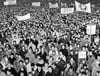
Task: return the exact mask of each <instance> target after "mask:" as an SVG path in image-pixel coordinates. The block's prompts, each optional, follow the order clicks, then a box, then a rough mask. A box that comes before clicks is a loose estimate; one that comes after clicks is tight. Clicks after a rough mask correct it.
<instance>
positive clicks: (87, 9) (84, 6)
mask: <svg viewBox="0 0 100 76" xmlns="http://www.w3.org/2000/svg"><path fill="white" fill-rule="evenodd" d="M75 7H76V11H81V12H88V13H91V3H87V4H81V3H79V2H77V1H75Z"/></svg>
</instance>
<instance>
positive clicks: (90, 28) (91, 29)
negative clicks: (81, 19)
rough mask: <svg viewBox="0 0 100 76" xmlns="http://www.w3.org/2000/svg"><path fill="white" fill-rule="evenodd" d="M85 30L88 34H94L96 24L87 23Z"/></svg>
mask: <svg viewBox="0 0 100 76" xmlns="http://www.w3.org/2000/svg"><path fill="white" fill-rule="evenodd" d="M86 30H87V34H88V35H93V34H96V25H95V24H89V25H87V28H86Z"/></svg>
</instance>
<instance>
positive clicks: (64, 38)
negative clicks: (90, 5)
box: [0, 7, 100, 76]
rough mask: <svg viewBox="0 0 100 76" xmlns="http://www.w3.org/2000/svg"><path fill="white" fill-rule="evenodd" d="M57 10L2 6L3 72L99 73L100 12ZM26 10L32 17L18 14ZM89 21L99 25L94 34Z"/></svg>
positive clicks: (11, 75) (15, 75)
mask: <svg viewBox="0 0 100 76" xmlns="http://www.w3.org/2000/svg"><path fill="white" fill-rule="evenodd" d="M58 11H59V10H57V9H47V8H33V7H11V8H7V7H4V8H2V9H0V76H100V75H99V74H100V42H99V37H100V33H99V17H100V16H99V15H97V14H87V13H79V12H75V13H73V14H68V15H62V14H60V13H59V12H58ZM27 13H31V19H29V20H25V21H18V20H17V19H16V17H15V15H25V14H27ZM90 23H93V24H96V25H97V30H96V34H95V35H92V36H90V35H88V34H87V33H86V26H87V25H88V24H90ZM82 52H83V53H84V55H83V56H81V54H80V53H82Z"/></svg>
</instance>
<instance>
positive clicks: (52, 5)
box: [49, 3, 59, 8]
mask: <svg viewBox="0 0 100 76" xmlns="http://www.w3.org/2000/svg"><path fill="white" fill-rule="evenodd" d="M58 7H59V6H58V3H55V4H52V3H49V8H58Z"/></svg>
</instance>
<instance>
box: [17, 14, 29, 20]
mask: <svg viewBox="0 0 100 76" xmlns="http://www.w3.org/2000/svg"><path fill="white" fill-rule="evenodd" d="M16 18H17V19H18V20H19V21H24V20H27V19H30V18H31V16H30V14H27V15H24V16H16Z"/></svg>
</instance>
